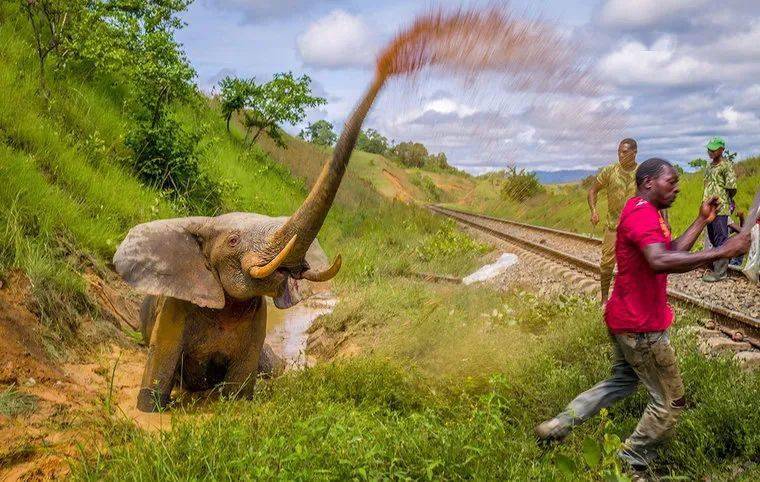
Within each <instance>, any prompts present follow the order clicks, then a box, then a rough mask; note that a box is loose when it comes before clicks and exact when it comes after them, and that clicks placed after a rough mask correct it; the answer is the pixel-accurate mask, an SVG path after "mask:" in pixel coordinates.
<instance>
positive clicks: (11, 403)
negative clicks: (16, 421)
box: [0, 385, 37, 417]
mask: <svg viewBox="0 0 760 482" xmlns="http://www.w3.org/2000/svg"><path fill="white" fill-rule="evenodd" d="M36 409H37V397H35V396H34V395H29V394H28V393H24V392H19V391H18V390H17V389H16V388H15V387H14V386H12V385H11V386H9V387H6V388H4V389H2V390H0V415H2V416H5V417H16V416H18V415H25V414H28V413H31V412H34V411H35V410H36Z"/></svg>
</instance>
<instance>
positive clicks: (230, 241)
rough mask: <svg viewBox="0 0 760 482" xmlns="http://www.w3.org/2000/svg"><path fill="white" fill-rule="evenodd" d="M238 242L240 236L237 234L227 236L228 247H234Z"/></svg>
mask: <svg viewBox="0 0 760 482" xmlns="http://www.w3.org/2000/svg"><path fill="white" fill-rule="evenodd" d="M238 243H240V236H238V235H237V234H233V235H231V236H230V237H229V238H227V244H229V245H230V248H234V247H235V246H237V245H238Z"/></svg>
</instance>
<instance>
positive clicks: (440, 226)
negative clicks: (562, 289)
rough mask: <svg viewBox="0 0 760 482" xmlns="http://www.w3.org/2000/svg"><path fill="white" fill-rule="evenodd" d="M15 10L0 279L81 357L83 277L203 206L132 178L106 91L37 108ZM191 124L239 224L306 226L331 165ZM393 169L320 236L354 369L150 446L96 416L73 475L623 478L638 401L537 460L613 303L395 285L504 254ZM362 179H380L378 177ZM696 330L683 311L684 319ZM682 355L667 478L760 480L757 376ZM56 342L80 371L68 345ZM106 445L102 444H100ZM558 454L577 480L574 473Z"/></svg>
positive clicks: (210, 116) (0, 16) (686, 342)
mask: <svg viewBox="0 0 760 482" xmlns="http://www.w3.org/2000/svg"><path fill="white" fill-rule="evenodd" d="M0 5H2V7H0V8H2V9H0V43H1V44H2V45H3V47H2V49H0V90H1V91H2V92H3V95H2V96H0V183H2V186H3V187H2V189H0V276H2V275H4V274H7V273H8V272H10V271H11V270H23V271H24V272H25V273H26V274H27V275H28V276H29V277H30V279H31V281H32V283H33V286H34V292H33V295H34V299H33V300H31V301H32V302H33V303H34V304H35V305H36V308H37V310H38V312H39V314H40V317H41V319H42V320H43V321H44V322H45V323H46V324H47V325H48V326H49V327H51V328H53V330H51V332H52V333H53V335H50V336H57V337H58V338H60V339H63V340H65V341H67V342H68V344H69V346H70V345H73V344H75V343H78V340H77V334H78V332H77V327H78V325H79V323H80V320H81V318H82V315H83V314H92V315H93V316H95V317H96V318H97V313H95V312H94V307H93V306H94V304H93V303H92V301H91V300H89V299H88V295H87V292H86V290H85V284H84V283H85V282H84V280H83V278H82V276H81V274H82V271H83V269H84V268H86V267H95V268H96V269H98V270H101V271H106V270H108V263H109V260H110V258H111V256H112V254H113V252H114V250H115V248H116V246H117V245H118V243H119V241H120V240H121V239H122V238H123V236H124V235H125V233H126V231H127V230H128V229H129V228H130V227H131V226H133V225H135V224H137V223H140V222H145V221H148V220H152V219H158V218H165V217H172V216H185V215H189V214H197V213H198V211H197V208H195V207H194V206H193V205H188V204H186V203H180V202H177V201H175V200H172V199H171V198H170V197H168V196H167V195H165V194H164V193H162V192H159V191H157V190H155V189H151V188H149V187H146V186H145V185H143V184H141V183H140V182H138V181H137V180H136V179H135V178H134V177H133V176H132V174H131V173H130V171H129V170H128V169H127V167H125V166H126V162H125V159H126V158H127V157H128V156H129V155H130V152H129V151H128V149H127V148H126V147H125V144H124V137H125V133H126V132H127V130H128V128H129V127H130V122H131V121H130V120H128V117H127V116H125V113H124V110H123V105H124V103H123V96H122V93H121V92H119V90H118V89H115V88H114V87H113V86H112V84H111V83H110V82H108V81H106V80H102V81H100V82H96V81H93V80H92V79H86V78H82V77H79V76H77V75H75V74H71V73H67V72H66V71H61V72H57V73H55V74H52V73H51V79H50V82H49V85H50V89H51V92H50V96H49V100H48V99H45V98H43V97H42V96H40V95H38V93H37V90H36V86H37V79H36V77H35V75H36V70H35V69H36V65H35V60H34V58H33V54H32V52H31V50H30V41H29V38H28V36H27V33H28V32H27V31H26V24H25V22H24V20H23V18H20V17H18V16H11V15H9V14H8V12H9V11H11V10H9V9H7V8H6V6H7V5H8V4H7V3H5V4H0ZM177 115H178V116H179V118H180V120H181V121H182V122H183V124H184V125H186V126H188V127H192V128H197V129H200V130H201V131H202V132H203V140H202V143H203V148H204V151H203V152H204V155H203V157H202V166H201V167H202V169H203V171H204V172H206V173H208V174H209V176H210V177H211V178H212V179H213V180H215V181H217V182H219V183H220V184H221V185H222V186H224V187H225V189H224V195H223V199H222V202H223V205H222V206H221V208H220V209H222V210H224V211H232V210H250V211H257V212H262V213H265V214H270V215H282V214H288V213H290V212H292V211H293V210H294V209H295V208H296V206H298V204H299V203H300V202H301V200H302V199H303V198H304V196H305V194H306V192H307V186H308V184H310V181H311V180H312V179H313V178H314V176H315V173H316V172H317V171H318V169H319V168H318V165H319V164H321V161H322V160H323V159H324V157H325V155H326V153H319V152H318V151H315V150H314V149H313V147H312V146H308V145H304V144H302V143H299V142H298V141H296V140H293V139H291V140H289V143H290V148H289V149H287V150H284V151H282V150H275V149H273V148H272V146H270V145H268V144H267V143H266V142H265V143H262V145H257V146H254V147H252V148H247V147H243V146H242V144H241V142H240V138H239V136H237V135H233V136H230V135H228V134H227V132H226V130H225V127H224V122H223V119H222V116H221V115H220V113H219V112H218V111H216V110H215V109H214V108H213V107H209V106H208V105H207V104H206V103H203V102H199V103H198V105H193V106H184V107H177ZM317 154H321V156H317ZM273 157H274V159H273ZM278 160H280V161H281V162H278ZM354 161H356V162H354ZM384 162H387V161H384V160H382V159H378V158H373V157H372V156H369V155H364V154H362V153H357V154H355V156H354V159H353V160H352V163H353V164H352V165H351V167H350V172H349V175H348V177H347V179H346V182H345V183H344V185H343V186H342V187H341V194H340V195H339V202H338V204H337V205H336V206H335V207H334V209H333V211H332V212H331V214H330V216H329V217H328V219H327V222H326V223H325V227H324V229H323V231H322V232H321V234H320V240H321V241H322V243H323V245H324V246H325V247H326V250H327V251H328V252H329V253H330V254H335V253H337V252H341V253H342V254H343V259H344V268H343V270H342V271H341V274H340V275H339V276H338V277H337V278H336V281H335V285H334V289H335V291H336V294H337V295H338V297H339V298H340V299H341V302H340V304H339V305H338V308H337V309H336V311H335V312H334V313H333V314H332V315H330V316H328V317H325V318H324V319H323V320H322V321H321V323H322V324H323V326H325V327H326V328H329V329H331V330H333V331H334V332H336V333H338V334H341V333H343V334H345V335H346V336H347V339H348V335H350V340H353V341H352V342H354V343H356V344H357V345H359V347H360V350H359V352H360V353H361V355H360V356H358V357H357V358H356V359H355V360H351V361H342V362H336V363H330V364H327V363H326V364H322V365H319V366H317V367H316V368H313V369H309V370H305V371H301V372H292V373H289V374H288V375H287V376H284V377H282V378H280V379H278V380H275V381H273V382H271V383H266V384H265V383H261V384H259V385H258V386H259V392H258V393H257V396H256V398H255V399H254V400H253V401H252V402H246V401H222V402H219V403H216V404H213V405H211V406H210V407H205V408H204V409H203V410H204V413H203V414H202V415H201V414H199V413H197V412H196V411H194V410H193V409H191V408H189V409H187V412H185V413H183V412H181V411H178V412H177V414H176V417H175V418H174V421H173V427H172V430H171V431H169V432H160V433H148V432H144V431H142V430H140V429H138V428H137V427H136V426H135V425H134V424H133V423H132V421H131V420H128V419H125V418H123V417H122V416H120V415H118V414H113V413H111V412H107V411H106V410H103V411H102V412H97V414H98V416H96V417H93V419H92V420H91V421H88V422H87V423H89V424H90V425H86V424H85V425H84V426H85V428H86V429H87V436H86V437H87V440H86V441H87V442H88V443H92V444H91V445H83V446H82V447H81V449H80V450H79V451H78V452H77V455H76V456H75V457H74V459H73V460H72V464H73V467H74V469H75V471H74V476H75V477H76V478H78V479H89V480H156V479H183V480H186V479H254V478H283V479H305V478H320V479H347V478H353V479H378V478H415V479H421V478H427V479H433V478H436V479H438V478H479V479H513V480H525V479H529V478H538V479H546V480H552V479H557V478H561V477H566V478H569V479H575V478H580V477H583V478H589V479H598V478H600V477H601V476H602V474H603V473H604V472H605V471H614V470H615V469H616V467H615V461H614V456H613V455H612V453H613V452H614V450H615V449H616V448H617V445H618V444H617V443H616V440H617V439H619V438H620V437H623V436H624V435H625V434H626V433H629V432H630V430H631V429H632V427H633V426H634V425H635V423H636V420H637V417H638V415H639V414H640V412H641V410H642V408H643V405H644V404H645V397H644V396H643V395H642V394H639V395H638V396H637V397H634V398H632V399H630V400H628V401H626V402H625V403H624V404H622V405H621V406H619V407H616V408H615V409H614V410H613V411H611V412H610V414H609V416H608V417H607V418H596V419H594V420H592V421H591V422H590V423H589V424H587V425H585V426H584V427H582V428H581V429H580V430H578V431H577V433H576V434H575V435H573V436H572V437H571V438H570V440H569V443H568V444H567V445H564V446H554V447H549V448H540V447H538V446H537V445H536V444H535V442H534V441H533V440H532V434H531V428H532V426H533V425H534V424H536V423H537V422H539V421H540V420H541V419H543V418H544V417H547V416H549V415H551V414H553V413H554V412H555V411H557V410H559V409H560V408H561V407H562V406H563V405H564V404H565V403H566V402H567V401H568V397H569V395H570V394H572V393H573V392H576V391H578V390H580V389H581V388H585V387H587V386H589V385H590V384H591V383H593V382H594V381H595V380H597V379H598V378H601V377H603V376H604V375H605V374H606V373H607V371H608V356H609V347H608V345H607V343H606V335H605V333H604V330H603V328H602V325H601V323H600V321H599V320H600V315H601V314H600V311H599V307H598V306H597V305H596V304H595V303H593V302H591V301H589V300H588V299H584V298H575V297H551V298H548V299H541V298H538V297H537V296H536V295H534V294H531V293H529V292H525V291H522V290H520V289H514V290H509V291H507V292H503V291H501V290H499V289H497V287H494V286H488V285H476V286H459V285H450V286H448V285H435V284H430V283H425V282H422V281H414V280H410V279H406V278H404V277H402V276H400V274H402V273H403V272H404V271H406V270H408V269H415V270H421V271H434V272H439V273H449V274H456V275H461V274H464V273H466V272H468V271H469V270H471V269H473V268H474V267H475V266H476V265H478V264H479V263H482V261H483V258H484V257H487V256H494V254H487V253H488V251H489V249H488V248H487V247H485V246H483V245H480V244H479V243H476V242H474V241H473V240H472V239H470V238H469V237H468V236H466V235H464V234H462V233H460V232H459V231H458V230H456V228H455V227H454V225H453V224H452V223H451V222H448V221H445V220H442V219H440V218H437V217H433V216H432V215H430V214H429V213H427V212H426V211H425V210H423V209H420V208H418V207H415V206H407V205H404V204H402V203H395V202H388V201H385V200H383V199H382V198H381V197H379V196H377V195H376V194H374V192H373V191H372V190H371V189H369V188H368V184H367V182H369V183H370V184H373V181H372V179H375V180H377V179H378V176H376V174H377V172H378V170H379V172H380V173H382V169H383V168H386V169H387V168H389V167H390V168H392V167H393V166H387V165H385V164H384ZM373 163H374V165H373ZM367 170H369V171H371V172H372V173H374V174H373V175H371V176H370V175H369V174H367V175H366V177H365V175H364V174H363V173H365V172H366V171H367ZM389 170H390V169H389ZM391 172H395V171H392V170H391ZM405 174H407V175H413V173H411V174H410V173H405ZM425 175H428V176H431V177H435V175H434V174H428V173H425ZM362 178H364V179H368V181H363V180H362ZM441 182H442V183H443V182H449V181H445V180H444V181H441ZM450 182H452V183H453V181H450ZM420 184H421V185H423V186H424V181H420ZM410 185H412V186H414V183H412V182H411V181H410ZM464 185H465V184H463V186H464ZM378 186H380V184H378ZM386 187H387V186H386ZM409 189H412V188H409ZM421 189H424V188H421ZM454 189H459V190H462V191H465V190H466V189H465V187H456V188H454ZM378 190H381V191H382V189H380V188H378ZM557 195H558V196H559V195H560V194H557ZM696 316H697V315H696V314H693V313H680V314H679V319H681V320H682V321H681V322H680V323H682V326H683V325H685V324H688V323H692V322H694V321H695V319H696V318H695V317H696ZM674 340H675V343H676V344H677V348H678V350H679V352H680V353H682V354H683V355H684V359H683V361H682V367H683V371H684V375H685V377H686V382H687V385H688V387H689V388H688V390H689V391H688V395H687V396H688V398H689V400H690V401H692V403H693V407H691V408H690V410H688V411H687V412H686V414H685V415H684V418H683V422H682V424H681V425H680V426H679V430H678V436H677V438H676V439H675V441H674V442H673V443H671V444H670V445H668V446H667V447H666V449H667V451H668V454H669V456H668V458H667V462H666V463H665V464H664V465H663V466H661V468H660V469H661V470H662V471H663V472H665V473H669V474H670V473H672V474H677V475H684V476H686V477H688V478H697V477H700V476H702V475H704V474H720V473H724V472H725V471H728V470H730V469H732V468H733V467H734V466H736V465H740V464H745V463H750V464H751V462H752V461H754V460H756V459H757V454H758V453H759V452H760V434H759V433H758V432H757V431H756V430H754V429H755V427H757V426H758V425H760V413H759V412H758V411H757V410H756V403H755V402H756V400H757V399H758V398H759V397H760V379H759V378H758V377H756V376H752V375H749V374H744V373H741V372H739V371H738V370H736V369H735V367H734V366H733V365H732V364H731V362H729V361H728V360H723V359H720V360H717V361H713V360H706V359H704V358H702V357H701V356H699V355H697V354H696V351H695V349H694V346H695V340H694V337H693V336H692V335H689V334H688V332H687V330H682V329H680V327H679V329H678V330H676V333H675V335H674ZM106 341H107V340H106ZM57 345H58V346H59V347H60V349H61V352H60V353H58V355H59V356H60V357H65V356H66V353H65V350H64V348H65V346H67V345H66V344H63V343H59V344H57ZM20 389H21V390H23V388H20ZM3 393H5V392H3ZM8 393H10V391H8ZM6 398H7V397H6ZM103 398H104V400H106V402H104V405H107V403H108V394H103ZM2 400H3V399H0V403H4V402H3V401H2ZM0 408H2V407H0ZM0 413H5V412H2V411H0ZM8 413H10V412H8ZM89 413H92V412H89ZM89 413H88V415H89ZM607 422H609V423H607ZM50 423H51V424H54V423H56V421H55V420H52V419H51V421H50ZM91 434H102V438H99V439H98V440H96V441H94V443H93V440H92V435H91ZM605 438H606V440H607V441H608V442H607V447H611V449H610V452H609V453H608V454H606V455H605V456H604V457H603V464H601V465H596V466H594V467H593V468H591V469H587V468H585V465H584V464H585V462H583V459H582V454H583V452H584V447H596V448H597V449H599V450H602V451H603V449H602V448H601V447H602V445H601V444H602V442H603V441H604V440H605ZM587 440H588V441H587ZM563 456H567V457H569V458H570V459H571V460H573V461H574V463H575V464H577V466H578V472H577V473H576V474H567V475H563V473H564V472H562V471H561V470H560V468H559V467H560V466H559V465H558V464H557V461H558V460H563V459H562V457H563ZM2 463H4V462H2ZM2 463H0V467H2ZM753 467H754V466H752V465H750V469H749V470H755V475H756V474H757V471H756V468H753ZM750 478H751V474H750Z"/></svg>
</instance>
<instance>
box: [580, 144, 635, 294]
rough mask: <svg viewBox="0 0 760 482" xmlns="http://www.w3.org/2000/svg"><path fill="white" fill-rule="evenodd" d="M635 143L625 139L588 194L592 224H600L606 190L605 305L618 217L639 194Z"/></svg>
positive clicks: (602, 264)
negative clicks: (600, 196) (600, 203)
mask: <svg viewBox="0 0 760 482" xmlns="http://www.w3.org/2000/svg"><path fill="white" fill-rule="evenodd" d="M637 149H638V147H637V145H636V141H635V140H633V139H623V140H622V141H620V145H619V146H618V162H616V163H615V164H610V165H609V166H606V167H605V168H604V169H602V170H601V172H600V173H599V175H598V176H596V180H595V181H594V185H593V186H591V189H589V191H588V205H589V208H591V223H592V224H593V225H594V226H596V225H597V224H598V223H599V213H598V212H597V210H596V196H597V194H598V193H599V191H601V190H603V189H604V190H606V191H607V220H606V223H605V225H604V241H603V242H602V260H601V263H600V264H599V268H600V270H601V275H600V281H601V292H602V303H604V302H606V301H607V296H608V295H609V291H610V284H611V282H612V271H613V270H614V269H615V232H616V229H617V224H618V218H619V217H620V212H621V211H622V210H623V206H625V203H626V201H628V199H630V198H632V197H633V195H634V194H635V193H636V152H637Z"/></svg>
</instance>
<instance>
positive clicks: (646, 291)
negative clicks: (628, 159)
mask: <svg viewBox="0 0 760 482" xmlns="http://www.w3.org/2000/svg"><path fill="white" fill-rule="evenodd" d="M670 241H671V238H670V229H669V228H668V224H667V223H666V222H665V220H664V219H663V218H662V216H661V215H660V212H659V211H658V210H657V208H655V207H654V206H653V205H652V204H650V203H649V201H645V200H644V199H642V198H640V197H633V198H631V199H629V200H628V202H626V204H625V207H624V208H623V211H622V212H621V213H620V222H619V223H618V227H617V241H616V243H615V258H616V260H617V265H618V273H617V276H616V277H615V285H614V287H613V289H612V296H610V299H609V301H608V302H607V308H606V309H605V311H604V321H605V322H606V323H607V327H608V328H609V329H610V331H611V332H613V333H621V332H632V333H646V332H651V331H663V330H666V329H667V328H668V327H669V326H670V324H671V323H673V310H672V309H671V308H670V306H669V305H668V275H667V273H655V272H654V270H652V268H650V267H649V263H648V262H647V260H646V258H645V257H644V247H645V246H647V245H649V244H654V243H664V244H665V247H666V249H670Z"/></svg>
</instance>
